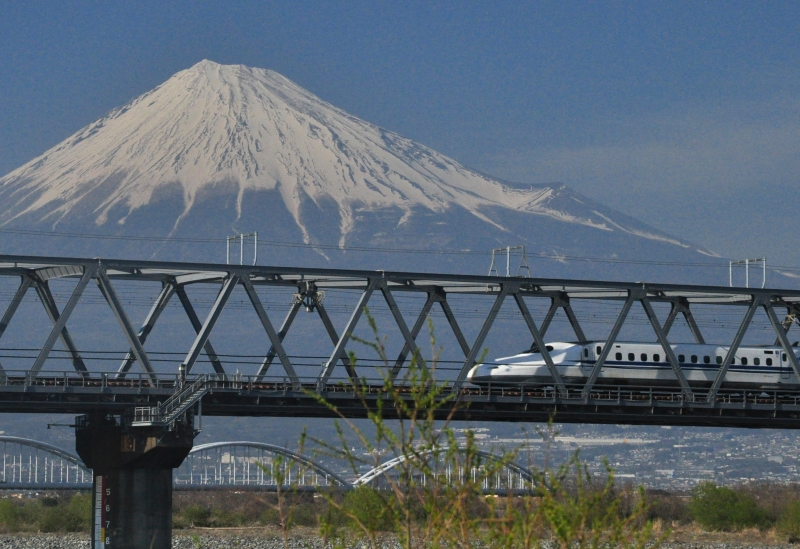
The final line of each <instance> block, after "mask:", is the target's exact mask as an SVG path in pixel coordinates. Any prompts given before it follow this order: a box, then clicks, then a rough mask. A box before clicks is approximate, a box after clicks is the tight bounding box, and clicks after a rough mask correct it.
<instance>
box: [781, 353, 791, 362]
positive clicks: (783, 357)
mask: <svg viewBox="0 0 800 549" xmlns="http://www.w3.org/2000/svg"><path fill="white" fill-rule="evenodd" d="M788 358H789V357H787V356H786V353H783V355H782V356H781V360H783V361H784V362H785V361H786V359H788Z"/></svg>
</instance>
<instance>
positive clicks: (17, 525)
mask: <svg viewBox="0 0 800 549" xmlns="http://www.w3.org/2000/svg"><path fill="white" fill-rule="evenodd" d="M91 513H92V496H91V495H90V494H75V495H74V496H72V497H71V498H69V499H63V500H62V499H54V498H47V497H45V498H39V499H31V500H17V499H10V498H6V499H0V532H6V533H11V532H88V531H89V527H90V525H91V516H92V515H91Z"/></svg>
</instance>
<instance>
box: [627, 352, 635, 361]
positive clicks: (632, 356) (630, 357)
mask: <svg viewBox="0 0 800 549" xmlns="http://www.w3.org/2000/svg"><path fill="white" fill-rule="evenodd" d="M628 360H631V361H633V360H636V355H635V354H633V353H628Z"/></svg>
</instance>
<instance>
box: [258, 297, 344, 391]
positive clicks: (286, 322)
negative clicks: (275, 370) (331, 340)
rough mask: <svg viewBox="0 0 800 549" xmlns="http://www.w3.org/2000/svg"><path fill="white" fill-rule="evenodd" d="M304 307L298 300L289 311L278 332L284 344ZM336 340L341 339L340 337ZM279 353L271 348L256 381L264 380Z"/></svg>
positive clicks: (279, 338)
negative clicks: (298, 312)
mask: <svg viewBox="0 0 800 549" xmlns="http://www.w3.org/2000/svg"><path fill="white" fill-rule="evenodd" d="M302 305H303V302H302V301H300V300H298V301H295V302H294V303H292V307H291V308H290V309H289V313H288V314H287V315H286V318H284V319H283V324H281V327H280V329H279V330H278V340H279V341H280V342H281V344H282V343H283V340H284V338H286V333H287V332H288V331H289V328H290V327H291V326H292V322H294V318H295V317H296V316H297V311H299V310H300V307H301V306H302ZM336 339H339V338H338V336H337V338H336ZM276 354H277V351H276V350H275V347H274V346H271V347H270V348H269V351H268V352H267V356H265V357H264V361H263V362H262V363H261V367H259V369H258V373H257V374H256V381H261V380H262V379H264V376H265V375H266V374H267V370H269V367H270V366H272V361H273V360H275V355H276Z"/></svg>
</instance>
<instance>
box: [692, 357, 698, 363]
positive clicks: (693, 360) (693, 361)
mask: <svg viewBox="0 0 800 549" xmlns="http://www.w3.org/2000/svg"><path fill="white" fill-rule="evenodd" d="M692 364H697V355H692Z"/></svg>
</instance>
